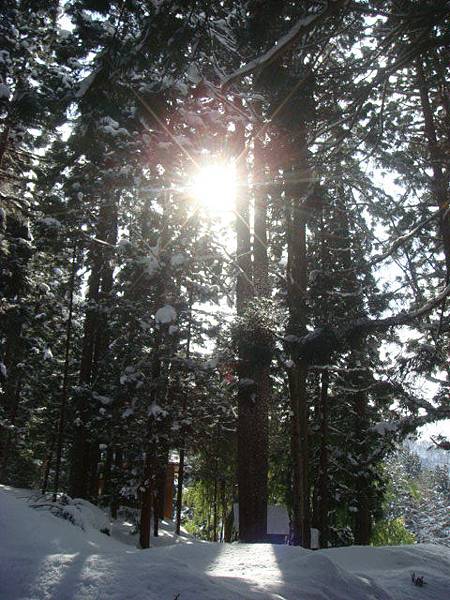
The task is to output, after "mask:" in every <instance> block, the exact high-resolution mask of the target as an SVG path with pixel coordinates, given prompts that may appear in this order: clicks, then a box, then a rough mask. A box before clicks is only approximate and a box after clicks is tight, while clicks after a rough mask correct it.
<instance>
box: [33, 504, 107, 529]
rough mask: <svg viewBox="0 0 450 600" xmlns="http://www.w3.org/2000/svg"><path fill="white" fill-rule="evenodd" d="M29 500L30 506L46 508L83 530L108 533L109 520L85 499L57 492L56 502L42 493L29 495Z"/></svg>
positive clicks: (37, 508) (40, 508)
mask: <svg viewBox="0 0 450 600" xmlns="http://www.w3.org/2000/svg"><path fill="white" fill-rule="evenodd" d="M29 502H30V506H31V507H32V508H34V509H36V510H48V511H49V512H50V513H51V514H52V515H54V516H55V517H58V518H60V519H65V520H66V521H69V522H70V523H72V525H75V526H76V527H79V528H80V529H82V530H83V531H86V530H87V529H95V530H97V531H101V532H102V533H106V534H107V535H109V521H108V519H107V517H106V515H105V513H104V512H103V511H102V510H101V509H100V508H98V507H97V506H95V505H94V504H92V503H91V502H88V501H87V500H83V499H82V498H74V499H72V498H71V497H70V496H68V495H67V494H59V495H58V497H57V499H56V502H52V496H51V495H50V494H44V495H41V496H31V497H30V498H29Z"/></svg>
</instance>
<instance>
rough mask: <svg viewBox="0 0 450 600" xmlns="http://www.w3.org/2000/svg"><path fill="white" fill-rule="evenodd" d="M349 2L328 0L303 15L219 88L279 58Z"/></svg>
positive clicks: (226, 79) (224, 87)
mask: <svg viewBox="0 0 450 600" xmlns="http://www.w3.org/2000/svg"><path fill="white" fill-rule="evenodd" d="M348 3H349V0H329V1H328V2H327V4H326V6H325V7H324V8H323V9H322V10H320V11H319V12H317V13H314V14H311V15H308V16H306V17H303V18H302V19H300V20H299V21H297V23H296V24H295V25H293V27H291V29H290V30H289V31H288V32H287V33H286V34H285V35H284V36H282V37H281V38H280V39H279V40H277V41H276V42H275V44H274V45H273V46H272V48H271V49H270V50H268V51H267V52H265V53H264V54H262V55H260V56H258V57H257V58H254V59H253V60H251V61H250V62H248V63H247V64H245V65H243V66H242V67H241V68H240V69H237V71H234V73H231V75H229V76H228V77H226V78H225V79H224V80H223V81H222V85H221V88H222V90H226V89H227V88H229V87H230V86H231V85H232V84H233V83H235V82H236V81H237V80H239V79H241V78H242V77H244V76H246V75H250V73H252V72H253V71H255V70H257V69H258V70H262V69H264V68H266V67H267V66H268V65H270V64H271V63H273V62H274V61H276V60H278V59H279V58H281V57H282V56H283V55H284V54H286V52H288V50H290V49H291V48H292V46H294V45H295V44H296V43H297V42H298V40H299V39H300V38H301V37H302V36H304V35H306V34H307V33H309V32H310V31H312V30H313V29H314V28H315V27H317V26H318V25H319V24H320V23H321V22H322V21H323V20H324V19H326V18H327V17H329V16H330V15H332V14H336V13H337V12H338V11H339V10H340V9H341V8H344V7H345V6H346V5H347V4H348Z"/></svg>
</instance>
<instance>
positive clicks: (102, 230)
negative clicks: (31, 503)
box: [70, 203, 117, 498]
mask: <svg viewBox="0 0 450 600" xmlns="http://www.w3.org/2000/svg"><path fill="white" fill-rule="evenodd" d="M97 237H98V239H99V240H102V241H105V242H107V244H110V245H111V246H114V245H115V244H116V241H117V206H116V204H115V203H111V204H109V203H107V204H105V205H104V206H102V208H101V209H100V213H99V220H98V225H97ZM110 254H111V250H110V247H109V246H104V245H103V244H95V245H93V247H92V250H91V256H92V267H91V276H90V279H89V289H88V296H87V301H88V309H87V311H86V318H85V322H84V334H83V345H82V352H81V363H80V377H79V381H80V387H82V388H84V390H82V392H81V394H82V395H81V397H80V398H79V401H78V407H77V408H78V427H77V431H76V433H75V439H74V443H73V447H72V461H71V462H72V469H71V482H70V493H71V495H72V496H75V497H80V498H87V497H88V496H89V493H90V492H92V489H93V488H94V487H95V486H94V485H93V483H92V480H89V478H88V477H87V476H86V475H87V473H89V474H92V473H93V469H96V464H93V462H92V461H93V460H96V456H97V452H96V449H94V446H96V444H95V441H94V440H93V439H92V435H91V434H90V433H89V431H88V422H89V418H90V416H91V412H92V409H91V406H90V388H91V386H92V384H93V381H94V378H97V377H98V375H99V372H98V370H99V363H100V361H101V360H102V359H103V358H104V354H105V352H106V349H107V346H108V328H107V313H106V311H105V310H104V309H105V306H101V304H103V305H106V303H107V302H108V301H109V299H110V293H111V290H112V281H113V280H112V276H113V275H112V273H113V267H112V266H111V256H110Z"/></svg>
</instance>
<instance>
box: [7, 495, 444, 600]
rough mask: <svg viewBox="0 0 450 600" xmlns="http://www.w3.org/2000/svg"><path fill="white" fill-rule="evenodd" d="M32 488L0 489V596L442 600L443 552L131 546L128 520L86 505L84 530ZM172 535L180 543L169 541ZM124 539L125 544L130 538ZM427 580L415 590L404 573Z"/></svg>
mask: <svg viewBox="0 0 450 600" xmlns="http://www.w3.org/2000/svg"><path fill="white" fill-rule="evenodd" d="M29 496H30V492H29V491H26V490H18V489H14V488H10V487H6V486H0V598H1V600H19V599H20V600H175V599H177V600H238V599H243V598H248V599H253V598H259V599H261V600H262V599H273V600H275V599H276V600H369V599H370V600H394V599H395V600H416V599H420V600H448V599H449V598H450V549H449V548H446V547H443V546H435V545H429V544H423V545H414V546H391V547H383V548H381V547H378V548H372V547H361V546H353V547H347V548H336V549H329V550H318V551H315V552H313V551H309V550H304V549H302V548H295V547H292V546H281V545H280V546H277V545H271V544H258V545H248V544H214V543H208V542H199V541H196V540H193V539H191V538H190V537H189V536H187V535H184V536H182V537H181V539H180V538H176V536H174V534H173V531H172V530H171V527H170V523H166V524H165V526H164V527H163V531H162V535H161V537H160V538H159V540H157V542H158V545H157V546H155V547H153V548H150V549H148V550H138V549H136V548H135V547H134V546H133V545H134V544H135V541H134V540H135V536H130V535H129V533H126V528H127V527H130V526H131V524H129V523H127V522H126V521H125V520H123V521H122V522H120V523H119V524H116V525H115V526H114V525H113V526H112V527H113V528H112V530H111V536H107V535H105V534H104V533H100V531H99V530H98V528H103V527H102V525H103V523H102V520H105V519H106V517H105V515H102V514H101V511H100V510H99V509H97V508H96V507H93V506H92V505H90V504H89V503H84V505H83V511H82V512H83V515H84V517H83V520H82V522H81V523H80V524H81V525H82V527H84V529H82V528H81V527H79V526H76V525H73V524H72V523H70V522H69V521H67V520H63V519H59V518H56V517H55V516H53V515H52V514H50V513H49V512H48V511H47V510H34V509H32V508H31V507H30V499H29ZM176 540H178V543H175V541H176ZM130 542H131V543H130ZM412 572H415V573H416V575H419V576H424V580H425V585H424V586H423V587H417V586H415V585H414V584H413V583H412V581H411V573H412Z"/></svg>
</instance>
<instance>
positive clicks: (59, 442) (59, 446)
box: [53, 243, 77, 502]
mask: <svg viewBox="0 0 450 600" xmlns="http://www.w3.org/2000/svg"><path fill="white" fill-rule="evenodd" d="M76 270H77V244H76V243H75V244H74V247H73V255H72V269H71V273H70V281H69V315H68V317H67V324H66V341H65V351H64V373H63V384H62V394H61V396H62V398H61V405H60V407H59V419H58V431H57V435H56V461H55V479H54V487H53V502H56V497H57V493H58V488H59V479H60V472H61V458H62V450H63V443H64V426H65V417H66V404H67V397H68V391H69V361H70V350H71V343H72V319H73V295H74V291H75V275H76Z"/></svg>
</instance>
